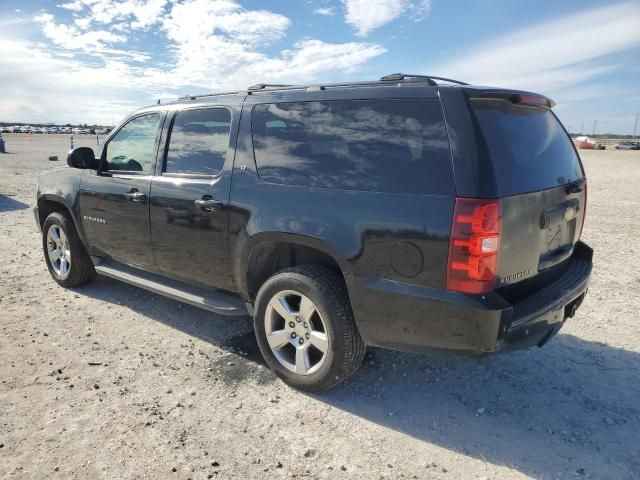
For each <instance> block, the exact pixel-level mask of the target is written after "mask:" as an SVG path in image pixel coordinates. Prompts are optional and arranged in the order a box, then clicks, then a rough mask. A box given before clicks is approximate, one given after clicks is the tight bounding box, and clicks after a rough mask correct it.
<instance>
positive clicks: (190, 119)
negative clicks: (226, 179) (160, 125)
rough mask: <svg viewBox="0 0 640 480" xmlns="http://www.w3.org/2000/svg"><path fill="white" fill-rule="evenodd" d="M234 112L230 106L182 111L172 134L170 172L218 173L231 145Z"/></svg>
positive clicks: (168, 162)
mask: <svg viewBox="0 0 640 480" xmlns="http://www.w3.org/2000/svg"><path fill="white" fill-rule="evenodd" d="M230 131H231V114H230V113H229V110H227V109H226V108H206V109H202V110H185V111H182V112H178V114H177V115H176V117H175V120H174V122H173V127H172V129H171V134H170V136H169V148H168V149H167V160H166V163H165V172H166V173H178V174H179V173H182V174H197V175H217V174H218V173H220V171H221V170H222V167H223V166H224V159H225V156H226V154H227V149H228V148H229V134H230Z"/></svg>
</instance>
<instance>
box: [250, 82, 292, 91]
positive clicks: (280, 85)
mask: <svg viewBox="0 0 640 480" xmlns="http://www.w3.org/2000/svg"><path fill="white" fill-rule="evenodd" d="M293 86H294V85H286V84H283V83H256V84H255V85H251V86H250V87H249V88H247V90H251V91H254V90H264V89H265V88H284V87H293Z"/></svg>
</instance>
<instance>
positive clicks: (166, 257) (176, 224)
mask: <svg viewBox="0 0 640 480" xmlns="http://www.w3.org/2000/svg"><path fill="white" fill-rule="evenodd" d="M232 125H233V127H232ZM236 130H237V118H234V119H233V121H232V115H231V111H230V110H229V109H228V108H225V107H215V108H213V107H208V108H195V109H188V110H183V111H179V112H177V113H176V114H175V116H174V118H173V122H172V125H171V127H170V132H169V134H168V143H167V145H166V148H165V155H164V162H163V164H162V168H161V169H160V168H159V169H158V170H159V171H158V175H157V176H156V177H154V179H153V181H152V184H151V195H150V198H151V204H150V221H151V241H152V244H153V252H154V255H155V258H156V260H157V262H158V268H159V270H160V271H161V272H162V273H163V274H164V275H167V276H169V277H174V278H176V279H179V280H183V281H186V282H189V283H192V284H200V285H203V286H207V287H213V288H218V289H224V290H229V291H233V289H234V288H233V282H232V280H231V274H230V272H229V268H230V267H229V251H228V243H229V239H228V236H229V235H228V222H229V213H228V211H227V207H228V202H229V189H230V182H231V164H232V163H233V149H230V148H229V145H232V144H234V140H233V139H232V137H235V136H234V135H232V134H231V132H235V131H236Z"/></svg>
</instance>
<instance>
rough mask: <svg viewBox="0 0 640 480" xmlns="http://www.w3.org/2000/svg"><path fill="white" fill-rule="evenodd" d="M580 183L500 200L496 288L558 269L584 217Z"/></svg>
mask: <svg viewBox="0 0 640 480" xmlns="http://www.w3.org/2000/svg"><path fill="white" fill-rule="evenodd" d="M585 202H586V183H585V181H584V180H581V181H578V182H575V183H572V184H568V185H563V186H559V187H555V188H550V189H547V190H542V191H539V192H531V193H526V194H522V195H513V196H510V197H505V198H503V199H501V201H500V203H501V207H502V234H501V237H500V239H501V249H500V262H499V268H498V275H497V276H498V286H504V285H509V284H512V283H516V282H519V281H521V280H523V279H525V278H529V277H532V276H535V275H536V274H538V273H539V272H543V271H545V270H548V269H550V268H551V267H554V266H556V265H559V264H560V263H562V262H563V261H564V260H566V259H568V258H569V257H570V256H571V254H572V253H573V247H574V245H575V244H576V243H577V242H578V240H579V239H580V231H581V228H582V221H583V219H584V215H585V208H584V207H585Z"/></svg>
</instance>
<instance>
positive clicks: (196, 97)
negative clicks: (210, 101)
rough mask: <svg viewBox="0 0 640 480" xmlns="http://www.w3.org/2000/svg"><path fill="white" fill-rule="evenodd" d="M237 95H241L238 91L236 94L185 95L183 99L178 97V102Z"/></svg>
mask: <svg viewBox="0 0 640 480" xmlns="http://www.w3.org/2000/svg"><path fill="white" fill-rule="evenodd" d="M236 93H240V92H239V91H237V90H236V91H235V92H219V93H203V94H201V95H183V96H181V97H178V100H196V99H198V98H205V97H218V96H220V95H235V94H236Z"/></svg>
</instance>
